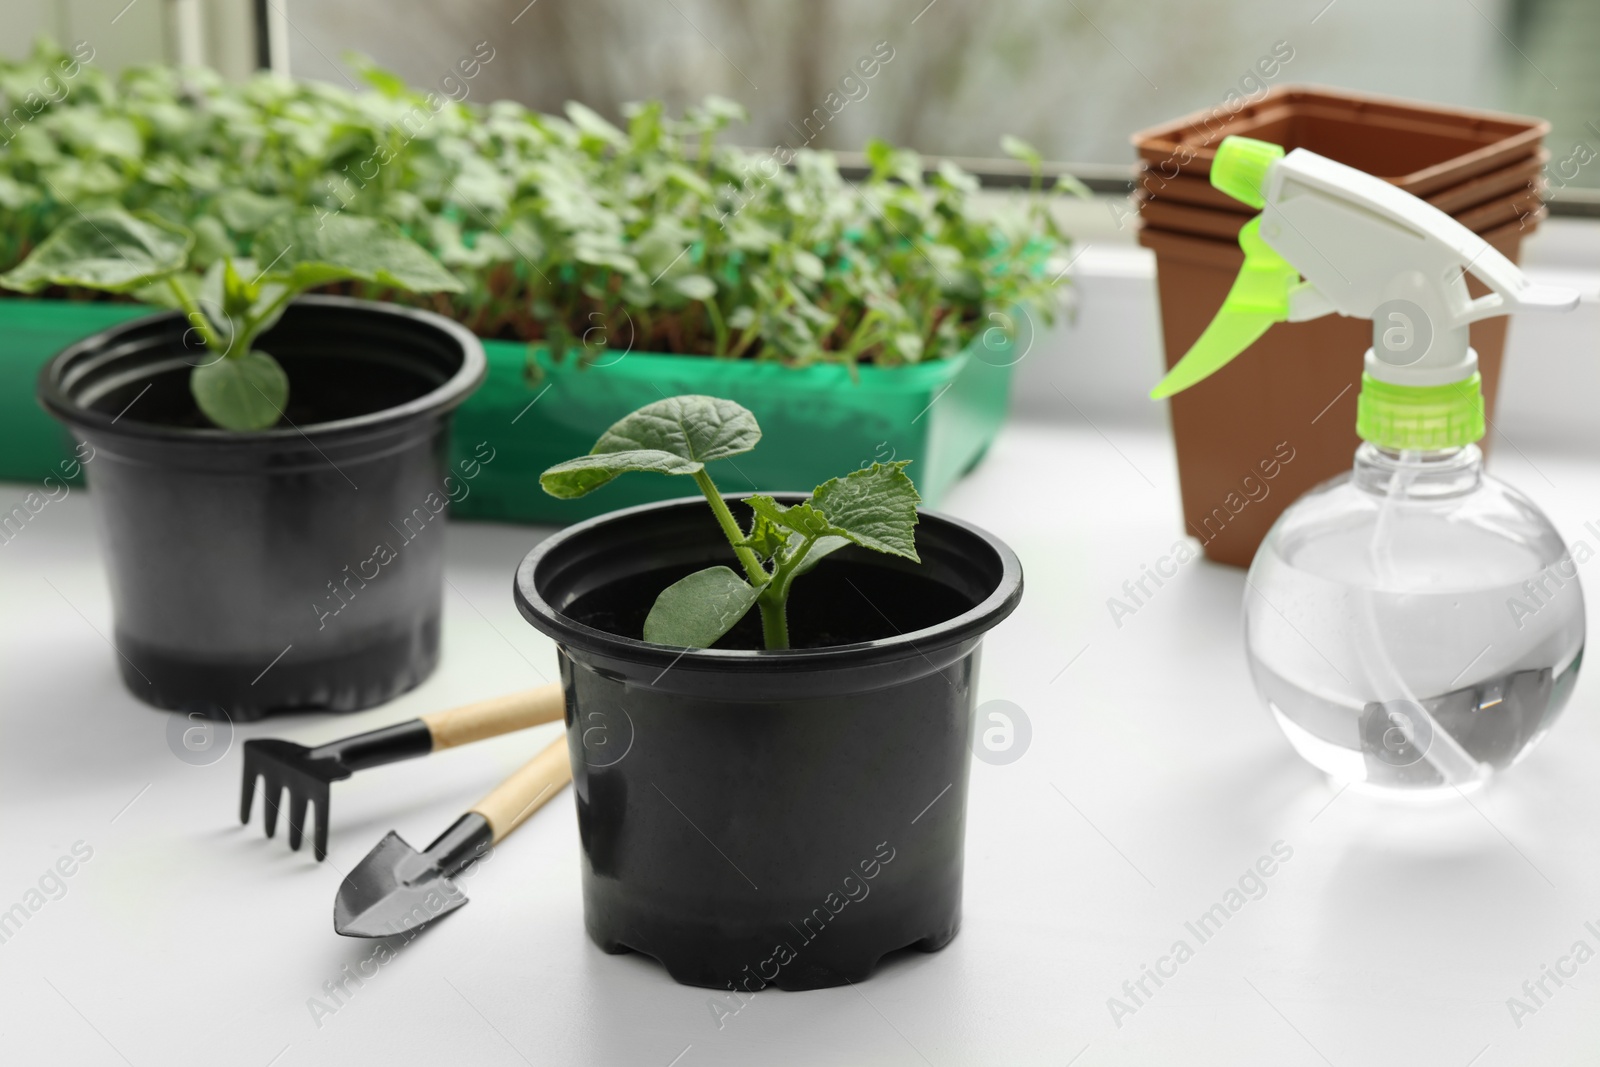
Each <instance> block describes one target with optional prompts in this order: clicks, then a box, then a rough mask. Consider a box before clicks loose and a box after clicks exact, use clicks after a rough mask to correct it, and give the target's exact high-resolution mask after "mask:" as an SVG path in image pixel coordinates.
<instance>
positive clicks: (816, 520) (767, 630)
mask: <svg viewBox="0 0 1600 1067" xmlns="http://www.w3.org/2000/svg"><path fill="white" fill-rule="evenodd" d="M760 440H761V427H760V426H759V425H758V424H757V423H756V417H755V416H754V415H752V414H751V413H750V412H749V411H748V410H746V409H745V408H743V407H741V406H740V405H738V404H735V403H734V402H733V401H731V400H721V399H718V398H717V397H712V396H674V397H668V398H667V399H665V400H658V401H656V402H655V403H653V404H647V405H645V406H644V407H642V408H640V409H639V410H638V411H635V412H634V413H633V414H631V415H628V416H626V417H625V418H623V419H622V420H621V421H619V422H617V423H616V424H614V425H613V426H612V427H611V428H610V429H609V430H607V431H606V432H605V433H604V434H602V435H601V437H600V440H599V441H597V442H596V443H595V446H594V448H593V449H592V450H591V451H590V453H589V454H588V455H586V456H579V457H578V458H576V459H569V460H567V461H566V462H565V463H558V464H556V465H555V466H553V467H551V468H550V469H549V470H547V471H545V472H544V473H543V474H542V475H540V476H539V484H540V485H542V486H543V487H544V490H545V492H547V493H549V494H550V495H551V496H554V497H559V498H561V499H564V500H566V499H573V498H575V497H580V496H583V495H584V494H586V493H589V492H592V491H593V490H595V489H598V488H600V487H601V486H602V485H605V484H606V483H607V482H610V481H611V480H612V479H614V478H616V477H618V476H620V475H622V474H626V473H628V472H630V471H646V472H651V473H655V474H669V475H682V474H687V475H689V476H691V477H692V478H694V482H695V485H697V486H699V487H700V492H701V493H703V494H704V495H705V498H706V503H708V504H710V505H711V511H712V513H713V514H715V515H716V517H717V523H718V525H719V526H721V528H722V532H723V534H724V535H725V536H726V537H727V539H728V545H729V546H730V547H731V548H732V549H733V554H734V557H735V558H736V559H737V561H738V563H739V566H740V568H741V569H742V570H743V572H744V573H743V575H741V574H739V573H738V572H736V571H734V570H733V569H732V568H730V567H726V566H716V567H707V568H705V569H704V570H700V571H696V572H695V573H693V574H691V575H689V576H688V577H687V578H683V579H681V580H679V581H677V582H674V583H673V584H672V585H669V586H668V587H667V588H666V589H664V590H662V591H661V594H660V595H659V596H657V597H656V601H655V604H654V606H652V607H651V609H650V614H649V616H648V617H647V618H646V619H645V623H644V639H645V640H646V641H651V642H654V643H656V644H662V645H679V646H683V647H687V648H709V647H711V645H712V644H714V643H715V642H716V641H717V639H718V638H720V637H721V636H722V635H723V634H725V633H727V632H728V631H729V630H731V629H732V628H733V626H734V624H736V623H737V622H738V621H739V620H740V619H742V618H744V616H745V615H746V614H747V613H748V612H749V611H750V609H751V608H752V607H754V608H757V609H758V610H759V611H760V612H761V630H762V634H763V637H764V638H765V641H766V646H767V648H768V649H782V648H788V647H789V623H788V615H787V605H788V601H789V590H790V587H791V586H792V585H793V584H794V580H795V579H796V578H798V577H800V576H801V575H803V574H805V573H806V572H807V571H809V570H811V569H812V568H813V567H815V566H816V565H817V564H818V563H819V562H821V561H822V560H823V559H824V558H825V557H826V556H828V555H829V554H831V553H833V552H836V551H838V550H839V549H841V548H843V547H844V546H845V545H860V546H861V547H862V548H869V549H872V550H873V551H875V552H885V553H888V554H889V555H892V556H901V557H904V558H905V559H909V560H912V561H914V562H921V561H920V560H918V559H917V549H916V525H917V504H918V502H919V500H920V498H919V497H918V496H917V489H916V486H915V485H913V484H912V482H911V479H910V478H909V477H907V476H906V473H905V468H906V464H907V462H908V461H905V460H902V461H900V462H896V463H874V464H873V465H872V466H871V467H867V468H864V469H862V470H857V471H853V472H851V473H850V474H848V475H846V476H844V477H843V478H834V479H832V480H831V481H828V482H824V483H823V484H822V485H819V486H817V488H816V489H814V490H813V491H812V493H811V495H810V496H809V497H808V498H807V499H805V500H803V501H801V502H800V503H798V504H792V505H789V506H785V505H782V504H779V503H778V502H777V500H775V499H773V498H772V497H770V496H765V495H762V494H756V495H754V496H749V497H746V498H745V500H744V502H745V504H747V505H748V506H749V508H750V510H751V513H752V515H751V521H750V528H749V529H748V530H744V529H740V527H739V524H738V522H737V520H735V519H734V517H733V513H732V512H730V511H729V510H728V505H727V503H726V502H725V501H724V500H723V499H722V494H721V493H719V492H718V491H717V487H716V485H715V484H714V483H713V482H712V481H711V475H710V474H708V473H707V472H706V464H707V463H710V462H711V461H713V460H718V459H727V458H728V457H729V456H737V455H741V454H743V453H745V452H748V451H750V450H751V449H752V448H754V447H755V446H756V444H757V442H759V441H760Z"/></svg>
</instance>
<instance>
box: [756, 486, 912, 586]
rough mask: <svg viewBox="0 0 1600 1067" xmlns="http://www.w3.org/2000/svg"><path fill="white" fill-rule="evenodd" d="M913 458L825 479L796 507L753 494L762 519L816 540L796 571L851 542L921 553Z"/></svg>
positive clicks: (895, 551)
mask: <svg viewBox="0 0 1600 1067" xmlns="http://www.w3.org/2000/svg"><path fill="white" fill-rule="evenodd" d="M909 462H910V461H909V460H901V461H899V462H898V463H874V464H873V465H872V466H871V467H868V468H866V469H864V470H858V471H853V472H851V473H850V474H849V475H847V476H846V477H843V478H834V479H832V480H831V481H828V482H824V483H823V484H822V485H819V486H818V487H817V488H816V491H815V492H813V493H812V494H811V498H810V499H809V500H804V501H802V502H800V503H798V504H794V505H792V506H790V507H785V506H783V505H782V504H779V503H778V502H777V501H776V500H774V499H773V498H772V497H770V496H762V495H759V494H758V495H756V496H751V497H747V498H746V500H745V503H746V504H748V505H749V506H750V508H751V510H752V511H754V512H755V513H756V517H757V519H758V520H760V521H765V522H768V523H771V524H774V525H776V526H781V527H782V528H784V529H786V530H792V531H793V532H794V534H795V535H796V536H797V537H803V538H807V539H810V540H812V541H814V542H815V544H814V545H813V546H812V547H811V550H810V551H809V552H808V553H807V554H806V558H805V559H804V560H803V561H802V562H801V566H800V568H799V569H798V570H797V571H796V572H795V573H796V574H804V573H805V572H806V571H808V570H810V569H811V568H812V567H814V566H816V565H817V562H818V561H820V560H821V559H822V558H823V557H824V556H826V555H828V554H829V553H830V552H836V551H838V550H839V549H840V548H843V547H844V545H845V544H846V543H850V544H857V545H860V546H862V547H863V548H870V549H872V550H873V551H874V552H887V553H889V554H890V555H895V556H904V557H905V558H907V559H917V547H916V526H917V504H918V503H920V502H921V498H920V497H918V496H917V487H916V486H915V485H913V484H912V482H911V479H910V478H908V477H907V476H906V473H905V468H906V465H907V464H908V463H909Z"/></svg>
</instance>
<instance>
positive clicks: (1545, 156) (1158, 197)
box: [1134, 148, 1550, 221]
mask: <svg viewBox="0 0 1600 1067" xmlns="http://www.w3.org/2000/svg"><path fill="white" fill-rule="evenodd" d="M1313 151H1315V149H1313ZM1549 162H1550V152H1549V150H1547V149H1544V148H1540V149H1539V150H1538V151H1536V152H1535V153H1534V154H1533V155H1531V156H1527V157H1526V158H1523V159H1518V160H1513V161H1512V162H1510V163H1508V164H1506V165H1505V166H1503V167H1500V168H1498V169H1496V170H1492V171H1490V172H1489V173H1487V174H1484V175H1481V176H1479V177H1476V178H1469V179H1468V180H1466V181H1464V182H1461V183H1460V184H1458V185H1452V186H1449V187H1448V188H1445V189H1441V190H1440V191H1439V192H1436V193H1433V194H1432V195H1430V196H1427V197H1424V199H1425V200H1427V201H1428V203H1430V204H1432V205H1433V206H1434V207H1436V208H1438V209H1439V210H1440V211H1443V212H1445V213H1446V214H1455V213H1456V212H1460V211H1465V210H1466V209H1468V208H1472V207H1477V206H1478V205H1479V204H1485V203H1488V202H1489V201H1490V200H1494V199H1496V198H1498V197H1502V196H1508V195H1510V196H1516V195H1520V194H1521V193H1523V192H1524V191H1526V190H1530V189H1531V190H1534V191H1541V190H1542V188H1543V184H1544V183H1543V181H1542V174H1543V172H1544V168H1545V165H1546V164H1547V163H1549ZM1134 191H1135V195H1136V196H1137V198H1138V201H1139V203H1140V204H1141V205H1143V204H1145V203H1149V204H1152V205H1154V204H1156V203H1168V204H1187V205H1192V206H1194V207H1203V208H1210V209H1211V210H1213V211H1226V212H1228V213H1230V214H1234V215H1244V216H1247V217H1248V216H1252V215H1255V214H1256V212H1257V209H1256V208H1253V207H1251V206H1250V205H1249V204H1245V203H1242V202H1241V201H1238V200H1235V199H1234V198H1233V197H1231V196H1229V195H1228V194H1227V193H1225V192H1223V191H1222V190H1221V189H1218V188H1216V187H1215V186H1213V185H1212V184H1211V181H1210V179H1209V178H1208V177H1207V178H1198V177H1194V176H1191V175H1188V174H1180V175H1178V176H1177V177H1175V178H1162V177H1161V176H1160V175H1159V174H1157V173H1156V172H1155V171H1153V170H1151V169H1150V165H1149V164H1148V163H1141V164H1140V166H1139V176H1138V178H1137V180H1136V181H1135V183H1134ZM1152 221H1154V220H1152Z"/></svg>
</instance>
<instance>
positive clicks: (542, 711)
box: [422, 685, 566, 752]
mask: <svg viewBox="0 0 1600 1067" xmlns="http://www.w3.org/2000/svg"><path fill="white" fill-rule="evenodd" d="M565 714H566V701H565V700H564V699H563V698H562V695H561V687H560V686H559V685H541V686H540V687H539V688H537V689H527V690H524V691H523V692H521V693H512V694H511V695H510V696H503V697H491V698H490V699H488V700H480V701H478V702H477V703H476V704H465V705H462V706H461V707H459V708H451V709H450V710H449V711H436V712H434V713H433V714H432V715H424V716H422V721H423V723H424V724H425V725H426V726H427V727H428V733H430V734H432V735H433V750H434V751H435V752H437V751H439V750H440V749H443V748H454V747H456V746H457V745H465V744H469V743H470V742H473V741H482V740H483V739H484V738H486V737H499V736H500V735H501V734H509V733H512V732H513V731H516V730H525V729H527V728H528V727H530V726H538V725H540V724H541V723H547V722H558V721H560V720H561V719H562V718H563V717H564V716H565Z"/></svg>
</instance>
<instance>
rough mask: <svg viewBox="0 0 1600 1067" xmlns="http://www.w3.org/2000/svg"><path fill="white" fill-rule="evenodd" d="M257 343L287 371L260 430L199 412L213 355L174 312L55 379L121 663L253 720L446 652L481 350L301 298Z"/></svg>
mask: <svg viewBox="0 0 1600 1067" xmlns="http://www.w3.org/2000/svg"><path fill="white" fill-rule="evenodd" d="M258 347H259V348H261V349H262V350H264V351H267V352H270V353H272V354H273V355H274V356H276V357H277V359H278V361H279V362H280V363H281V364H282V365H283V367H284V369H285V370H286V371H287V372H288V375H289V380H290V402H289V406H288V408H287V410H286V411H285V416H286V417H285V420H284V422H283V423H281V424H280V425H279V426H278V427H276V428H273V429H271V430H266V431H262V432H258V433H231V432H228V431H224V430H219V429H215V428H213V427H210V426H209V425H208V424H207V423H206V421H205V420H204V419H203V418H202V417H201V416H200V414H199V411H198V410H197V409H196V407H195V405H194V401H193V399H192V398H191V397H190V394H189V387H188V376H189V368H190V367H191V366H192V365H193V364H194V363H196V362H199V361H200V360H202V359H205V358H208V355H207V353H205V352H204V350H202V349H200V348H198V347H197V345H196V344H195V342H194V339H193V336H192V334H189V333H188V332H187V324H186V323H185V322H184V320H183V319H182V318H181V317H179V316H178V315H177V314H176V313H173V314H167V315H155V316H151V317H149V318H145V319H139V320H137V321H134V322H130V323H127V324H125V325H123V326H118V327H115V328H113V329H110V330H106V331H104V332H102V333H99V334H96V335H94V336H93V337H89V338H87V339H85V340H83V341H81V342H79V343H78V344H76V345H73V346H72V347H71V348H68V349H67V350H65V351H63V352H62V353H61V354H60V355H59V356H57V357H56V358H55V359H54V360H52V361H51V363H50V364H49V365H48V366H47V367H46V368H45V369H44V371H43V373H42V374H41V375H40V379H39V397H40V400H41V402H42V403H43V404H44V405H45V407H46V408H47V409H48V410H49V411H50V412H51V413H52V414H53V415H55V416H56V417H57V418H59V419H61V420H62V421H63V422H64V423H66V424H67V425H68V427H69V428H70V429H71V431H72V433H73V435H74V436H75V437H77V438H78V439H79V440H80V441H81V442H83V446H81V448H80V453H81V454H82V455H84V456H86V457H87V459H86V461H85V464H84V466H85V474H86V477H87V479H88V482H89V485H90V488H91V490H92V499H93V500H94V506H95V511H96V515H97V521H98V522H99V525H100V539H101V545H102V547H103V550H104V551H105V553H106V556H107V570H108V574H109V578H110V583H111V594H112V606H113V613H114V616H115V644H116V648H117V652H118V660H117V662H118V666H119V668H120V670H121V672H122V677H123V680H124V682H125V683H126V685H127V687H128V689H129V691H130V692H132V693H133V694H134V695H135V696H137V697H139V698H140V699H142V700H145V701H147V702H149V703H151V704H154V705H156V706H158V707H164V708H173V709H178V710H183V711H191V712H199V713H201V714H204V715H207V716H211V717H222V716H226V717H228V718H231V719H234V720H236V721H240V720H250V719H256V718H259V717H261V716H262V715H264V714H266V713H268V712H271V711H280V710H308V709H326V710H332V711H353V710H356V709H359V708H364V707H368V706H370V705H373V704H377V703H381V702H382V701H385V700H388V699H390V698H391V697H394V696H396V695H397V694H399V693H401V692H404V691H405V690H407V689H409V688H411V687H412V686H414V685H416V684H417V683H418V682H420V681H422V679H424V678H426V677H427V676H428V674H429V673H430V672H431V671H432V670H433V667H434V665H435V663H436V662H437V659H438V644H439V613H440V600H441V591H442V581H443V577H442V575H443V541H444V511H445V508H446V505H447V503H448V499H449V497H450V496H451V495H452V493H453V492H456V490H455V489H454V488H453V487H454V486H455V485H456V484H457V483H459V482H460V481H462V480H463V479H464V478H466V477H467V475H466V474H465V473H464V472H453V471H451V470H450V469H449V468H448V467H447V462H448V459H447V451H446V450H447V447H448V444H449V432H450V413H451V411H453V409H454V408H455V406H456V405H457V404H459V403H460V402H461V401H462V400H463V399H464V398H465V397H466V396H467V394H468V393H470V392H471V391H472V389H473V388H474V387H475V386H476V385H477V384H478V382H479V381H480V380H481V379H482V377H483V373H484V358H483V352H482V347H481V346H480V345H479V343H478V341H477V339H476V338H474V337H473V336H472V335H471V334H470V333H468V332H467V331H466V330H465V329H463V328H462V327H460V326H458V325H456V324H454V323H452V322H450V321H449V320H447V319H444V318H442V317H441V316H437V315H432V314H429V313H427V312H422V311H416V310H413V309H407V308H398V307H392V306H389V305H384V304H374V303H368V302H364V301H357V300H348V299H344V298H339V297H303V298H301V299H300V300H297V301H296V302H295V303H294V304H293V305H291V306H290V308H289V310H288V311H287V312H286V313H285V315H284V317H283V319H282V320H281V321H280V322H279V323H278V324H277V325H276V326H274V327H273V328H272V329H271V330H270V331H268V332H267V333H266V334H264V335H263V337H262V338H261V340H260V342H259V343H258ZM485 449H486V451H485V455H487V456H491V457H492V444H490V445H486V446H485ZM480 458H481V457H480ZM447 479H448V480H447Z"/></svg>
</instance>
